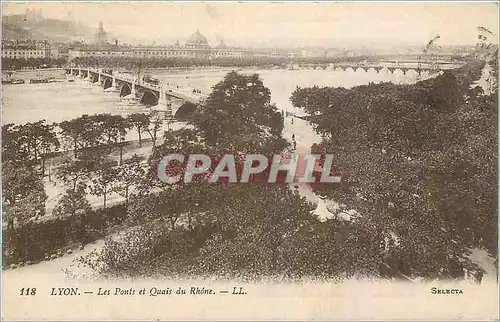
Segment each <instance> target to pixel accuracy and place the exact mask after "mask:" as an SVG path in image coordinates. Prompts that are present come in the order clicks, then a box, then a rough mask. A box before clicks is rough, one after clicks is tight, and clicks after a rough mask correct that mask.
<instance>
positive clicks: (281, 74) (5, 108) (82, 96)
mask: <svg viewBox="0 0 500 322" xmlns="http://www.w3.org/2000/svg"><path fill="white" fill-rule="evenodd" d="M228 71H230V69H197V70H190V71H179V72H172V71H164V70H148V71H147V72H148V73H150V74H151V75H153V76H154V77H157V78H159V79H161V80H162V81H165V82H169V83H171V84H176V85H179V86H180V87H183V88H184V87H189V88H196V89H200V90H202V91H203V92H204V93H209V92H210V89H211V87H212V86H213V85H215V84H216V83H217V82H219V81H220V80H221V79H222V78H223V77H224V75H225V74H226V73H227V72H228ZM240 71H241V72H242V73H257V74H259V75H260V76H261V78H262V79H263V81H264V84H265V85H266V86H267V87H268V88H269V89H270V90H271V100H272V102H273V103H275V104H276V106H277V107H278V109H280V110H286V111H293V110H294V109H293V107H292V105H291V103H290V101H289V98H290V95H291V93H292V92H293V91H294V90H295V88H296V87H297V86H302V87H305V86H314V85H317V86H342V87H346V88H349V87H353V86H357V85H364V84H368V83H370V82H374V83H378V82H382V81H385V82H394V83H413V82H415V81H416V75H415V73H408V74H407V75H403V74H402V73H400V72H395V73H394V74H390V73H388V72H386V71H385V70H383V71H381V72H380V74H377V73H376V72H375V71H373V70H370V71H368V72H364V71H358V72H353V71H351V70H347V71H329V70H282V69H266V70H262V69H243V70H240ZM136 110H146V109H137V108H135V109H131V108H130V107H126V106H121V104H120V98H119V96H118V94H117V93H106V92H103V91H102V88H101V87H99V86H97V85H91V84H90V83H88V82H83V81H75V82H74V83H69V82H65V81H64V82H57V83H47V84H18V85H4V86H3V90H2V119H3V124H8V123H17V124H22V123H26V122H35V121H38V120H40V119H46V120H47V122H49V123H51V122H61V121H64V120H69V119H72V118H76V117H79V116H81V115H82V114H94V113H116V114H124V115H126V114H129V113H131V112H135V111H136Z"/></svg>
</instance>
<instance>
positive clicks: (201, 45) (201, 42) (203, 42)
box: [186, 30, 210, 49]
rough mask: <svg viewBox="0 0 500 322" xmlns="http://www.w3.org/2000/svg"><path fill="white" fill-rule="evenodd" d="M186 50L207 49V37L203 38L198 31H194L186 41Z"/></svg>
mask: <svg viewBox="0 0 500 322" xmlns="http://www.w3.org/2000/svg"><path fill="white" fill-rule="evenodd" d="M186 48H189V49H209V48H210V46H209V45H208V41H207V37H205V36H203V35H202V34H201V33H200V31H199V30H196V32H195V33H194V34H192V35H191V36H190V37H189V38H188V40H187V41H186Z"/></svg>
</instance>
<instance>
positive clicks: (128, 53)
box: [68, 23, 333, 60]
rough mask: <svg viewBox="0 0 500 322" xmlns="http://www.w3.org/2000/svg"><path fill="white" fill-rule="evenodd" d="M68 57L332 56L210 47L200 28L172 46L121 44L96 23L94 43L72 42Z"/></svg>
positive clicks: (300, 52) (315, 53)
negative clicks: (110, 39) (112, 42)
mask: <svg viewBox="0 0 500 322" xmlns="http://www.w3.org/2000/svg"><path fill="white" fill-rule="evenodd" d="M68 56H69V59H70V60H71V59H74V58H77V57H96V58H97V57H111V58H112V57H129V58H158V59H162V58H172V57H182V58H203V59H219V58H236V59H238V58H241V59H243V58H262V57H268V58H296V57H331V56H333V55H331V54H330V55H328V53H327V52H326V51H325V50H322V51H317V50H313V51H308V50H277V49H259V50H256V49H249V48H237V47H228V46H226V45H225V44H224V41H222V40H221V43H220V44H219V45H217V46H215V47H211V46H210V45H209V43H208V40H207V38H206V37H205V36H203V35H202V34H201V33H200V31H199V30H197V31H196V32H195V33H193V34H192V35H191V36H190V37H189V38H188V39H187V40H186V42H185V44H184V45H183V46H181V45H180V44H179V42H176V44H174V45H172V46H123V45H118V42H117V41H116V42H115V43H114V44H110V43H108V42H107V38H106V32H105V31H104V28H103V26H102V23H100V24H99V28H98V30H97V32H96V36H95V41H94V44H92V45H88V44H81V45H79V46H72V48H70V49H69V52H68Z"/></svg>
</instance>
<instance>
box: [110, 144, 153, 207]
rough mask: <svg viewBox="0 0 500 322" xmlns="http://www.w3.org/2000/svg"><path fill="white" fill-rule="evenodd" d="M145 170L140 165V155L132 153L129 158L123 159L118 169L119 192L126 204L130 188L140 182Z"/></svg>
mask: <svg viewBox="0 0 500 322" xmlns="http://www.w3.org/2000/svg"><path fill="white" fill-rule="evenodd" d="M145 173H146V171H145V169H144V167H143V165H142V157H139V156H137V155H136V154H134V155H133V156H132V157H130V158H129V159H126V160H124V161H123V163H122V164H121V165H120V166H119V169H118V173H117V175H118V178H120V180H119V186H120V188H119V193H120V195H122V196H123V197H124V198H125V204H126V205H127V206H128V201H129V194H130V189H131V188H134V187H136V186H138V185H140V184H141V182H142V180H143V178H144V175H145Z"/></svg>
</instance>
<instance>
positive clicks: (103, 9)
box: [2, 2, 498, 48]
mask: <svg viewBox="0 0 500 322" xmlns="http://www.w3.org/2000/svg"><path fill="white" fill-rule="evenodd" d="M2 9H3V15H10V14H23V13H24V12H25V11H26V9H36V10H39V9H41V10H42V12H43V16H44V17H46V18H56V19H68V17H72V18H73V19H75V20H76V21H78V22H80V23H82V24H84V25H86V26H89V27H92V28H96V27H97V25H98V23H99V22H103V24H104V28H105V30H106V32H108V33H109V35H110V36H111V37H113V38H117V39H118V40H119V41H120V43H124V42H126V43H132V44H134V43H135V44H138V43H144V44H152V43H156V44H171V43H173V42H175V41H184V40H185V39H187V38H188V37H189V36H190V35H191V34H192V33H193V32H194V31H195V30H197V29H199V30H200V31H201V32H202V33H203V34H204V35H205V36H206V37H207V38H208V41H209V43H210V44H211V45H217V44H218V43H219V42H220V41H221V39H224V42H225V43H226V44H227V45H229V46H240V47H245V46H250V47H282V48H286V47H308V46H309V47H335V46H339V45H343V46H347V47H348V46H398V45H417V46H418V45H422V46H423V45H425V43H426V42H427V41H428V40H429V39H431V38H432V37H433V36H435V35H436V34H439V35H440V36H441V38H440V45H472V44H475V43H476V42H477V27H478V26H483V27H485V28H488V29H490V30H492V31H494V32H495V33H496V31H497V30H498V14H497V12H498V8H497V4H496V3H490V2H483V3H384V4H382V3H376V4H371V3H359V2H356V3H210V4H207V3H156V2H148V3H140V4H138V3H81V2H80V3H74V2H73V3H17V2H4V3H3V4H2ZM144 17H148V19H144ZM158 26H167V28H162V29H161V30H158ZM311 35H315V36H312V37H311Z"/></svg>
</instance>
